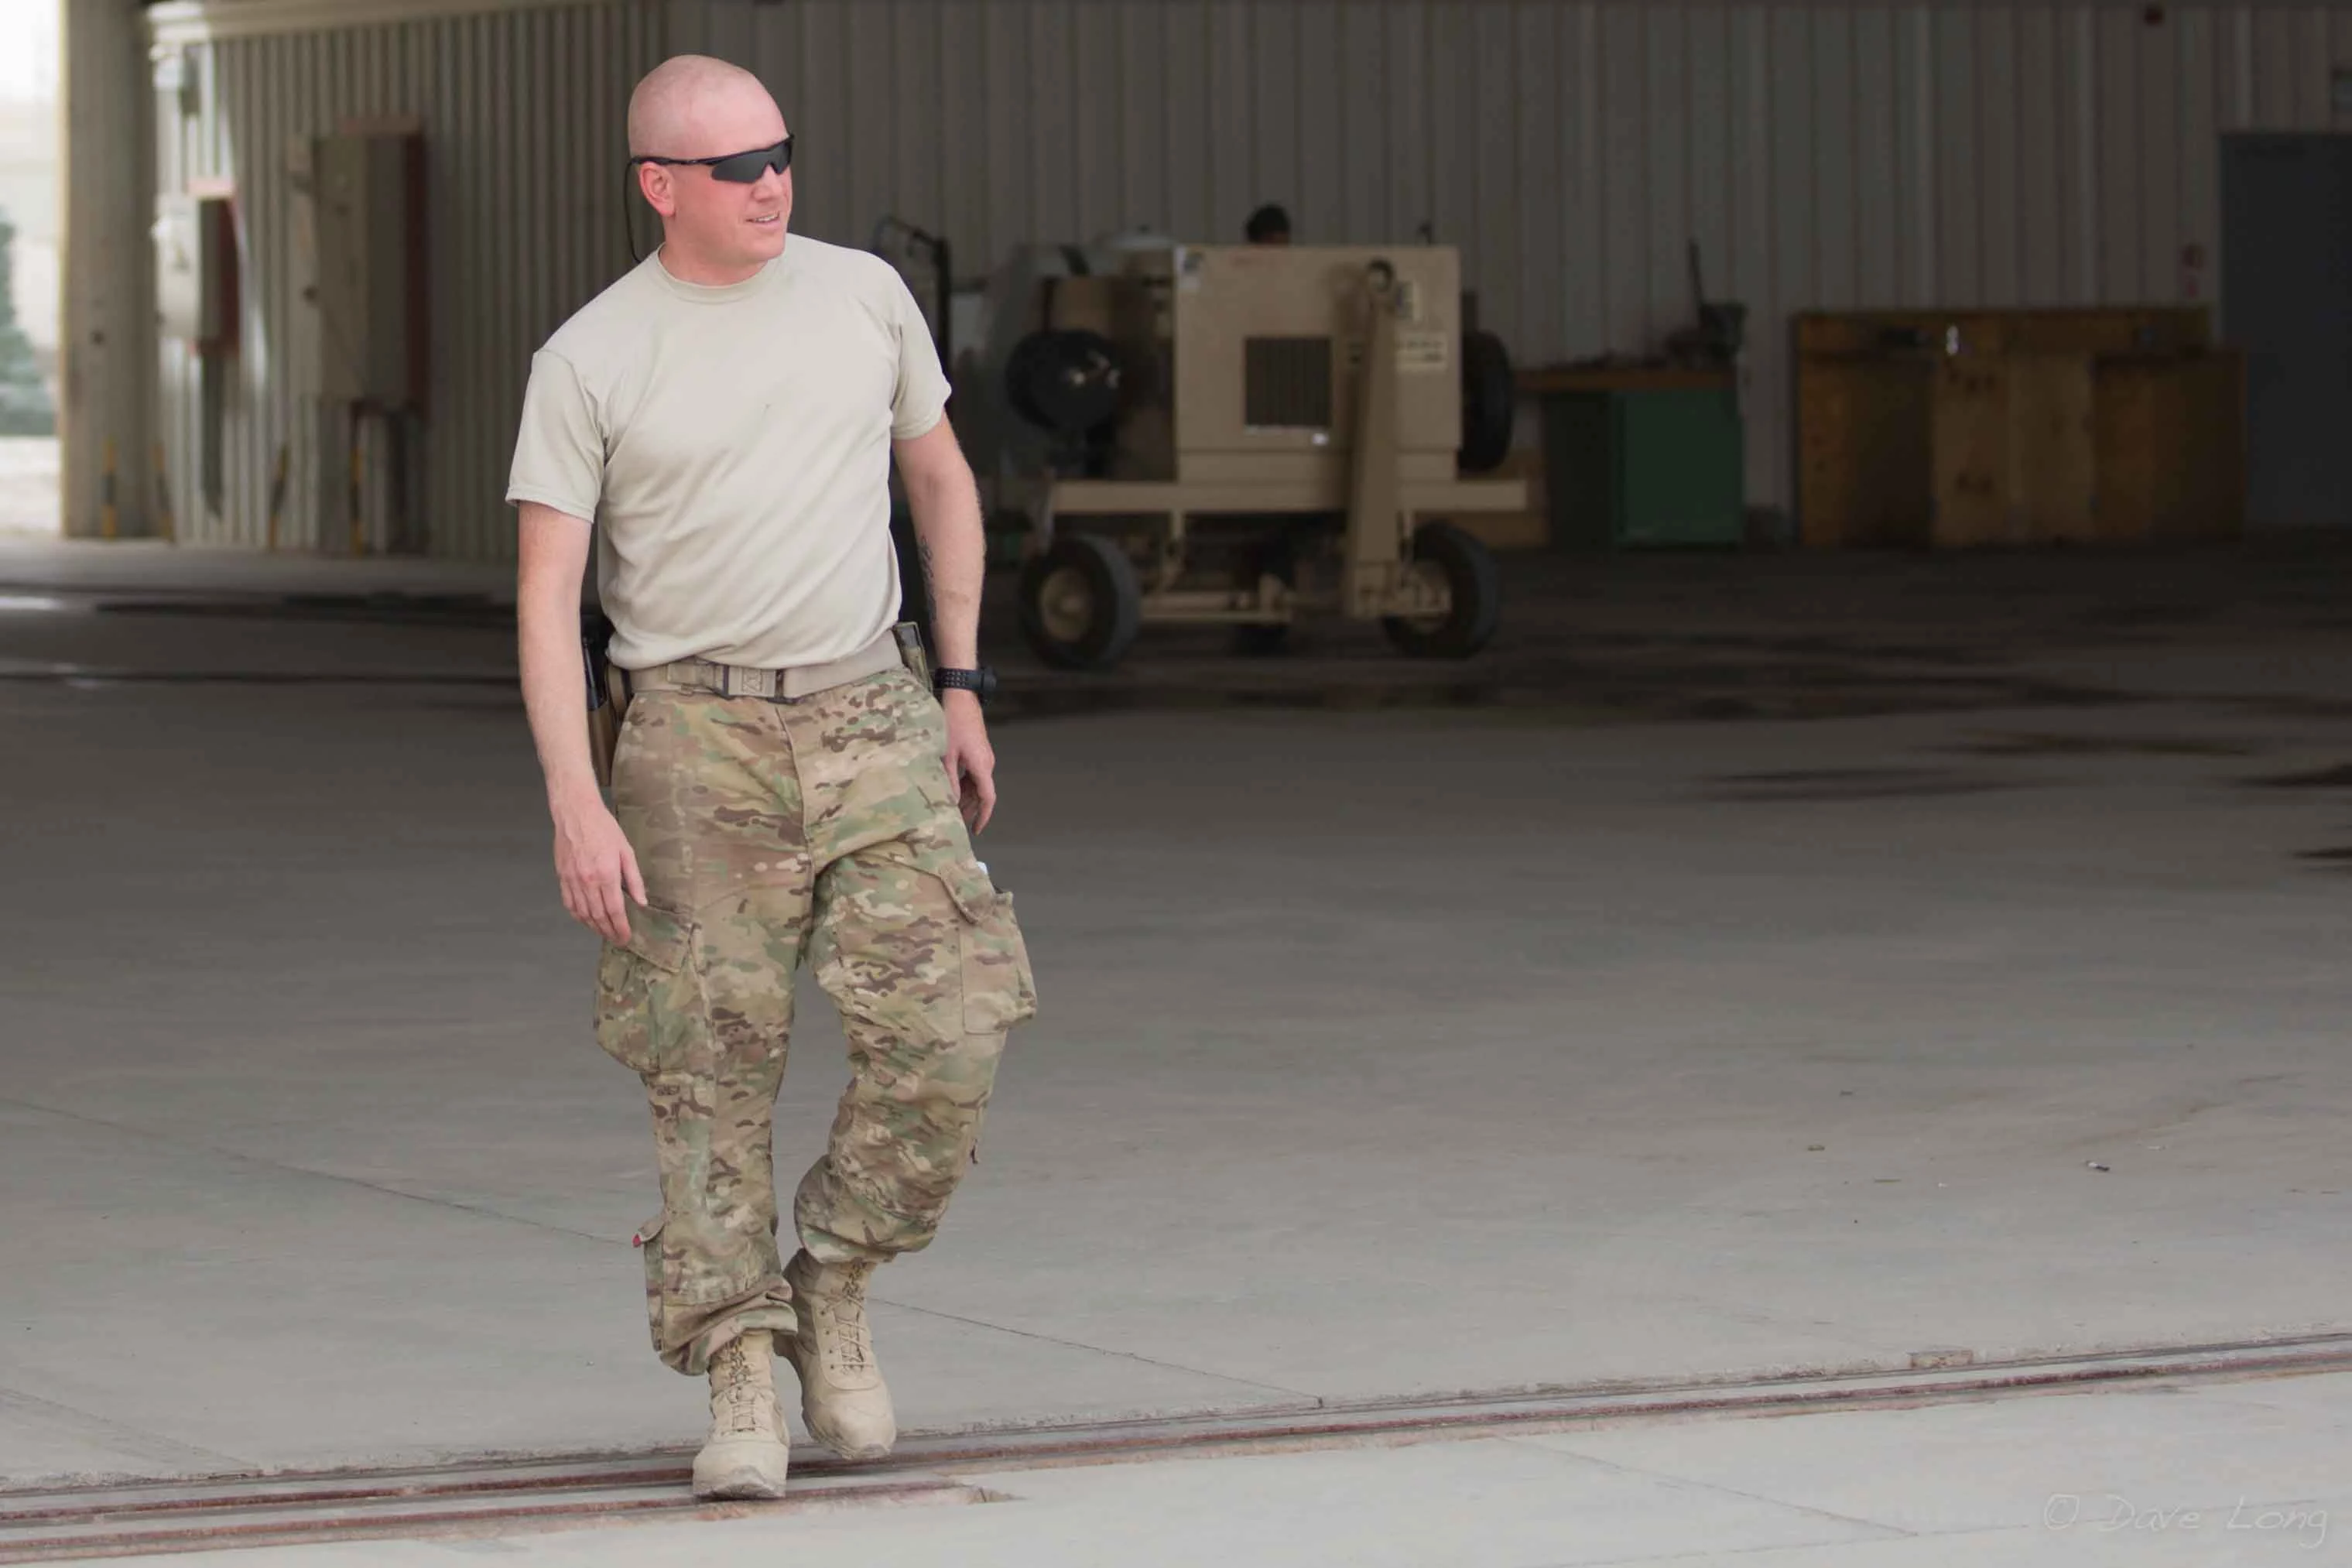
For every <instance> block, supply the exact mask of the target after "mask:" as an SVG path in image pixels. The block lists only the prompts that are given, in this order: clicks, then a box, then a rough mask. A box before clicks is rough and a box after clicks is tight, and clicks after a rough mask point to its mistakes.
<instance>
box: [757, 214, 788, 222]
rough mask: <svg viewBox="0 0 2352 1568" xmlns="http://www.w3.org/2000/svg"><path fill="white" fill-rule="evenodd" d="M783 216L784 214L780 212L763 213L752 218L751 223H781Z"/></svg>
mask: <svg viewBox="0 0 2352 1568" xmlns="http://www.w3.org/2000/svg"><path fill="white" fill-rule="evenodd" d="M783 218H784V215H783V214H782V213H765V214H762V215H761V216H758V217H755V218H753V219H752V220H751V221H752V222H753V223H782V221H783Z"/></svg>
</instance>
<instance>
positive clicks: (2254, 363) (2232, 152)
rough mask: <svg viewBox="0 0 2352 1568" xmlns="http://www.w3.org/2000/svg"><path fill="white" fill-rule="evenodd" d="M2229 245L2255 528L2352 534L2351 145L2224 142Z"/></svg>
mask: <svg viewBox="0 0 2352 1568" xmlns="http://www.w3.org/2000/svg"><path fill="white" fill-rule="evenodd" d="M2221 241H2222V247H2223V250H2222V256H2223V258H2224V260H2225V263H2226V267H2225V270H2224V274H2223V281H2222V286H2221V327H2222V331H2223V333H2224V335H2225V336H2226V338H2227V339H2228V341H2230V342H2233V343H2236V344H2238V345H2240V346H2241V347H2242V348H2243V349H2244V350H2245V351H2246V423H2247V430H2246V442H2247V450H2246V487H2247V494H2246V522H2247V525H2248V526H2249V527H2250V528H2315V527H2331V528H2352V136H2270V135H2259V136H2255V135H2249V136H2225V137H2223V138H2222V139H2221Z"/></svg>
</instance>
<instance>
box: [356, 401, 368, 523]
mask: <svg viewBox="0 0 2352 1568" xmlns="http://www.w3.org/2000/svg"><path fill="white" fill-rule="evenodd" d="M364 477H365V472H364V470H363V469H362V467H361V464H360V419H359V416H358V415H357V414H356V413H354V414H353V415H352V554H354V555H365V554H366V553H367V531H366V528H365V526H364V524H363V523H362V519H361V516H360V488H361V483H362V479H364Z"/></svg>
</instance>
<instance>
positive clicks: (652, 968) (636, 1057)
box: [596, 906, 702, 1073]
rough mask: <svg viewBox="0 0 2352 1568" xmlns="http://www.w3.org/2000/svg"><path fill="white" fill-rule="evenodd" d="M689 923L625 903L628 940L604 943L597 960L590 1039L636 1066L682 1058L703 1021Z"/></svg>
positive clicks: (655, 1068)
mask: <svg viewBox="0 0 2352 1568" xmlns="http://www.w3.org/2000/svg"><path fill="white" fill-rule="evenodd" d="M693 939H694V927H693V924H692V922H691V921H688V920H687V919H686V918H685V917H683V916H681V915H677V914H674V913H672V912H671V911H670V910H663V909H655V908H652V907H650V906H648V907H646V908H643V909H632V910H629V940H628V941H627V942H624V943H620V944H617V945H616V944H614V943H612V942H606V943H605V944H604V956H603V957H602V958H600V959H599V960H598V961H597V965H596V1043H597V1044H598V1045H599V1046H602V1047H604V1051H605V1053H606V1054H607V1055H609V1056H610V1057H612V1058H613V1059H614V1060H615V1061H617V1062H619V1063H621V1065H623V1066H624V1067H626V1068H632V1069H633V1070H635V1071H636V1072H638V1073H656V1072H666V1071H668V1070H670V1069H672V1068H677V1066H679V1065H680V1064H681V1063H682V1062H684V1060H685V1059H686V1053H687V1047H688V1043H689V1042H690V1041H691V1040H692V1039H693V1037H694V1035H695V1032H696V1031H697V1030H698V1029H699V1028H700V1027H701V1019H702V1007H701V985H700V984H699V982H698V977H697V976H696V974H695V972H694V967H693V964H692V963H691V962H690V960H691V957H692V953H693Z"/></svg>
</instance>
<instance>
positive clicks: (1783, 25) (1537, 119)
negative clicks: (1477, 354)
mask: <svg viewBox="0 0 2352 1568" xmlns="http://www.w3.org/2000/svg"><path fill="white" fill-rule="evenodd" d="M2151 15H2155V16H2158V17H2160V20H2158V21H2155V22H2151V21H2150V20H2149V19H2148V18H2149V16H2151ZM661 47H662V29H661V26H659V25H658V24H657V22H656V19H655V17H654V16H651V15H649V13H648V8H647V7H646V6H644V5H635V4H629V3H627V0H612V3H608V4H606V5H577V6H564V7H559V8H553V9H535V10H530V11H526V12H521V13H518V14H512V15H500V16H475V17H468V18H464V19H453V20H444V21H437V22H414V23H408V24H404V25H401V26H379V27H372V28H368V29H365V30H359V31H344V32H331V33H324V34H313V35H308V36H300V37H274V38H261V39H252V40H245V41H236V42H227V43H222V44H217V45H213V46H209V47H205V48H203V49H201V50H200V51H199V54H200V57H201V58H200V61H199V63H200V66H201V68H202V70H203V71H204V73H205V110H204V112H203V115H202V116H201V117H200V118H199V119H198V120H196V121H190V122H187V123H186V124H184V125H177V124H170V123H167V125H166V126H165V129H164V132H163V141H164V142H165V145H166V162H165V168H164V179H165V182H166V184H165V188H166V189H169V188H172V185H171V182H172V181H173V178H174V177H175V175H176V174H179V173H180V172H183V171H184V172H191V173H208V172H227V171H229V170H230V169H231V168H232V167H235V166H237V165H239V164H242V165H243V167H242V169H241V170H240V173H241V177H242V180H243V184H244V190H245V192H246V195H245V197H244V204H243V205H244V224H245V235H246V245H247V253H248V265H249V267H250V268H252V270H249V271H248V273H247V277H248V280H249V281H252V282H255V283H257V288H256V289H253V290H250V291H249V297H251V298H257V299H258V300H260V301H261V302H262V308H261V309H260V310H258V311H257V312H256V314H255V316H254V317H253V318H252V319H251V320H250V321H249V322H248V325H247V353H246V354H245V356H244V358H243V359H242V360H241V361H240V362H239V363H237V364H236V367H235V376H236V384H235V385H234V387H233V388H232V389H231V393H232V395H231V400H230V412H231V415H232V418H231V421H230V424H229V433H230V437H231V440H230V450H229V452H228V454H227V458H228V461H227V471H228V474H229V477H230V480H231V482H230V484H229V485H228V487H227V490H228V500H227V502H226V504H225V505H224V508H223V510H222V514H221V517H220V519H219V520H218V521H217V522H216V523H215V522H211V521H205V520H203V519H201V518H196V517H190V516H187V515H185V514H186V513H188V512H189V511H190V510H192V509H191V508H190V507H189V506H188V505H187V504H186V502H185V501H183V502H182V511H183V513H184V516H183V521H182V531H183V534H184V536H192V537H205V538H224V539H235V540H241V541H246V542H252V541H257V540H258V539H259V538H260V536H261V529H262V527H263V525H264V519H265V516H266V510H267V492H268V472H269V463H270V459H271V456H272V454H273V452H274V450H275V447H276V444H277V443H278V442H279V441H281V440H286V439H289V437H291V438H292V439H293V440H294V441H295V443H296V450H297V451H298V453H301V442H302V439H303V437H302V434H301V431H302V428H303V416H301V415H300V413H299V398H298V397H289V396H288V395H284V394H283V393H282V392H281V393H280V394H279V395H275V396H273V395H270V393H269V389H271V388H273V387H278V386H285V387H299V384H300V380H299V378H300V377H301V376H302V375H305V374H308V373H307V370H306V369H305V367H304V366H302V365H301V364H299V363H285V359H284V356H285V345H286V344H287V342H288V339H289V323H290V321H291V320H292V315H293V309H294V308H293V305H292V302H291V301H290V300H288V299H286V298H284V297H283V289H282V287H281V288H279V289H278V290H277V291H275V292H273V290H272V286H271V283H270V278H271V276H272V275H273V271H274V274H275V276H277V277H278V278H280V279H282V278H284V277H285V276H286V275H287V266H288V261H289V258H288V254H287V246H288V232H287V226H286V222H285V213H286V202H287V199H288V198H287V193H286V190H285V186H284V181H283V178H282V177H281V176H280V175H278V174H277V172H276V171H277V170H278V168H279V167H281V166H282V161H283V155H282V153H280V152H278V151H276V149H278V148H279V147H281V146H282V144H283V142H284V141H285V139H286V137H287V136H288V135H289V134H292V133H295V132H313V131H320V130H325V129H328V128H330V127H331V123H332V121H334V120H335V119H336V118H337V117H339V116H341V115H343V114H355V113H376V112H403V111H406V112H415V113H419V114H422V115H424V116H425V118H426V121H427V124H428V128H429V132H430V134H431V136H432V138H433V160H434V161H433V177H434V193H435V195H434V202H435V218H436V224H435V241H434V244H435V257H434V264H435V281H436V299H435V308H436V326H435V367H436V368H435V383H436V402H435V407H434V409H433V413H432V416H431V421H430V436H429V437H428V444H429V452H430V458H429V479H428V493H429V496H430V500H431V506H432V513H431V521H432V526H433V530H434V537H435V542H436V549H437V550H439V551H441V552H446V553H453V554H468V555H496V554H502V553H504V552H506V551H507V550H508V549H509V533H508V529H509V523H508V520H507V518H506V515H505V513H504V510H503V509H502V508H501V507H499V504H498V500H497V497H498V495H499V491H500V489H501V488H502V481H503V476H504V473H505V468H506V462H507V457H508V445H509V439H510V434H511V430H512V424H513V419H514V415H515V409H516V407H517V405H518V402H519V399H520V385H521V380H522V376H523V374H524V370H525V362H526V359H527V355H528V350H529V348H530V345H531V344H532V343H534V342H537V341H538V339H539V338H540V337H541V335H542V334H543V333H544V332H545V331H547V330H548V329H549V328H551V326H553V325H554V324H555V322H556V321H559V320H560V319H561V318H562V315H563V314H564V313H565V312H566V311H567V310H570V309H571V308H572V306H573V305H575V304H577V303H578V302H579V301H580V300H583V299H584V298H586V297H587V296H588V295H589V294H590V293H592V292H593V290H594V289H595V287H596V286H597V285H598V284H599V283H600V282H601V281H603V280H604V279H606V278H607V277H609V276H610V275H611V274H612V273H613V272H614V270H616V269H617V268H618V266H619V265H621V264H622V263H623V262H625V254H624V253H623V252H622V251H621V249H620V247H619V240H618V225H619V222H620V218H619V215H618V212H617V210H616V204H617V202H618V200H619V198H620V192H621V188H622V186H621V181H620V180H619V178H618V177H616V176H615V175H614V174H610V173H608V168H609V165H608V163H607V160H608V159H609V158H610V157H611V155H612V154H613V153H614V150H615V149H616V147H617V142H618V137H619V126H620V123H621V118H622V106H623V103H624V101H625V94H626V90H627V85H628V80H629V79H630V78H631V77H632V76H633V75H634V74H635V71H636V70H638V69H640V68H642V67H643V66H644V65H646V64H647V63H649V62H650V61H651V59H653V58H656V57H657V55H658V53H659V52H661ZM667 47H671V48H679V49H684V48H701V49H707V50H709V52H712V53H717V54H720V55H724V56H727V57H729V58H734V59H737V60H740V61H741V62H743V63H744V64H746V65H749V66H751V67H752V68H754V69H756V70H758V71H759V72H760V73H761V76H762V77H763V78H764V79H766V80H767V81H768V82H769V84H770V85H771V86H772V88H773V89H775V91H776V93H777V96H778V98H779V99H780V100H781V101H782V104H783V107H784V110H785V113H786V115H787V116H788V117H789V118H790V120H791V121H792V122H793V129H794V132H795V133H796V134H797V135H798V136H799V137H800V138H801V142H800V156H799V163H798V164H797V168H796V174H797V179H798V209H797V212H796V215H795V219H794V222H795V226H797V227H799V228H800V229H802V230H803V231H804V232H809V233H814V234H816V235H818V236H820V237H825V238H830V239H836V240H841V241H844V242H846V243H851V244H863V243H865V242H866V239H867V238H868V237H869V236H870V234H871V232H872V229H873V226H874V223H875V220H876V219H877V217H879V216H882V215H884V214H886V213H897V214H898V215H901V216H905V217H907V218H908V219H909V220H911V221H914V222H918V223H920V224H922V225H923V226H927V227H932V228H940V229H943V231H944V232H945V233H947V234H948V235H949V236H950V237H951V238H952V239H953V241H954V243H955V247H956V255H957V258H958V269H959V271H960V272H962V273H965V274H968V275H977V274H980V273H982V272H984V271H985V270H986V269H987V268H988V267H989V266H990V265H991V264H992V262H993V260H994V259H995V258H998V257H1000V256H1001V255H1002V254H1003V251H1004V248H1005V247H1007V246H1009V245H1011V244H1013V243H1015V242H1017V241H1020V240H1024V239H1032V238H1035V239H1067V238H1073V237H1088V236H1091V235H1094V234H1097V233H1098V232H1100V231H1103V230H1105V229H1108V228H1111V227H1115V226H1124V225H1133V224H1144V225H1149V226H1152V227H1155V228H1159V229H1162V230H1164V231H1167V232H1171V233H1174V234H1179V235H1181V236H1184V237H1201V238H1231V237H1238V231H1239V228H1240V225H1241V222H1242V219H1243V217H1244V215H1245V214H1246V213H1247V212H1248V211H1249V209H1250V208H1251V207H1252V206H1253V205H1255V204H1256V203H1258V202H1260V201H1263V200H1280V201H1283V202H1285V203H1286V205H1289V207H1290V208H1291V210H1292V213H1293V215H1294V217H1295V219H1296V220H1297V224H1298V226H1299V229H1300V237H1301V238H1302V239H1305V240H1308V241H1316V240H1331V241H1360V240H1372V241H1378V240H1384V239H1385V240H1395V239H1403V238H1406V237H1410V236H1411V235H1412V232H1413V230H1414V229H1415V228H1416V226H1419V225H1420V224H1422V223H1423V222H1424V221H1426V222H1428V223H1430V224H1432V225H1433V226H1434V229H1435V232H1436V233H1437V234H1438V236H1439V237H1442V238H1444V239H1446V240H1448V241H1451V242H1454V243H1458V244H1460V245H1461V246H1462V247H1463V248H1464V252H1465V271H1466V278H1467V280H1468V283H1469V285H1470V286H1471V287H1473V288H1475V289H1476V290H1477V291H1478V293H1479V296H1480V310H1481V315H1482V318H1483V319H1484V321H1486V324H1487V325H1489V326H1492V327H1494V328H1496V330H1498V331H1501V332H1502V333H1503V334H1504V335H1505V337H1506V338H1507V340H1508V341H1509V342H1510V343H1511V344H1512V347H1513V350H1514V353H1516V355H1517V358H1518V359H1519V361H1520V362H1521V363H1541V362H1546V361H1551V360H1558V359H1564V358H1571V357H1583V356H1589V355H1593V354H1599V353H1640V352H1643V351H1644V350H1646V349H1648V348H1650V347H1651V346H1653V345H1654V344H1655V343H1656V342H1657V341H1658V339H1659V338H1660V337H1661V336H1662V335H1663V334H1664V332H1666V331H1670V330H1671V329H1673V328H1674V327H1675V326H1677V325H1680V324H1681V323H1682V322H1683V321H1684V320H1685V317H1686V316H1687V314H1688V313H1689V310H1690V298H1689V287H1688V283H1687V281H1686V277H1685V244H1686V242H1688V241H1689V240H1692V239H1696V240H1697V241H1698V243H1699V244H1700V246H1701V247H1702V248H1703V250H1704V253H1705V256H1706V268H1707V283H1708V287H1709V291H1710V292H1711V293H1713V294H1716V295H1717V296H1719V297H1723V298H1729V299H1737V300H1744V301H1745V302H1746V303H1747V304H1748V308H1749V311H1750V322H1751V334H1752V338H1753V342H1754V355H1753V363H1752V365H1751V379H1750V385H1749V397H1748V415H1749V468H1750V472H1749V482H1750V490H1751V496H1752V498H1753V499H1754V500H1757V501H1759V502H1766V503H1784V502H1785V501H1786V500H1787V498H1788V496H1789V493H1790V475H1789V467H1790V428H1789V418H1788V397H1787V384H1788V367H1787V364H1786V353H1785V345H1786V332H1785V322H1786V321H1787V318H1788V316H1789V314H1790V312H1793V311H1796V310H1805V309H1810V308H1814V307H1826V308H1843V307H1874V306H1903V305H1931V304H1932V305H1955V306H1968V305H2008V304H2075V303H2092V302H2103V303H2125V302H2145V301H2151V300H2179V299H2181V298H2184V297H2186V296H2188V295H2189V293H2190V292H2191V291H2192V290H2193V291H2194V294H2195V296H2196V297H2198V298H2202V299H2209V300H2210V299H2213V298H2216V297H2217V294H2218V286H2219V262H2220V256H2219V241H2220V236H2219V234H2218V232H2217V227H2218V222H2219V217H2218V214H2219V205H2220V204H2219V196H2218V174H2217V170H2218V163H2219V159H2218V153H2219V145H2218V139H2219V137H2220V135H2221V133H2223V132H2229V131H2235V130H2328V129H2333V128H2336V126H2337V125H2338V123H2339V121H2337V120H2336V116H2335V115H2334V113H2333V110H2332V104H2331V96H2330V79H2331V73H2332V71H2333V69H2334V68H2335V67H2336V65H2337V64H2338V63H2339V62H2342V63H2345V64H2347V65H2352V10H2347V8H2345V7H2343V6H2340V5H2330V6H2315V5H2301V6H2284V5H2230V4H2208V5H2178V4H2176V5H2165V6H2162V7H2160V8H2158V9H2157V10H2156V11H2155V12H2153V13H2151V12H2150V11H2149V9H2148V8H2147V7H2146V6H2144V5H2140V4H2137V3H2134V4H2129V5H2116V4H2109V3H2105V0H2074V3H2072V4H2017V5H2007V4H1998V3H1988V0H1946V4H1944V5H1905V6H1892V5H1849V4H1836V5H1829V4H1822V5H1799V4H1780V3H1770V0H1746V3H1726V4H1714V5H1691V4H1681V3H1678V0H1647V3H1644V4H1615V5H1599V4H1583V3H1572V0H781V3H758V4H755V3H753V0H668V5H667ZM2188 247H2200V254H2201V258H2202V265H2201V266H2198V267H2192V266H2189V265H2188V264H2187V259H2186V258H2187V252H2188ZM166 361H167V363H166V373H167V377H166V379H167V385H168V388H169V390H168V391H167V393H166V407H167V412H168V414H169V417H170V421H171V426H170V427H171V429H172V431H173V446H174V452H175V458H174V485H173V489H174V495H175V497H184V496H187V495H189V494H190V493H191V492H190V490H189V489H188V485H189V482H190V480H191V479H192V478H193V470H192V468H190V461H189V458H187V457H186V456H184V455H181V454H184V453H186V452H188V451H189V450H190V449H191V448H192V447H193V442H194V436H195V425H194V415H193V413H192V410H193V409H194V406H195V402H196V400H195V397H194V378H193V377H192V375H191V374H190V373H189V371H188V369H187V367H186V365H185V364H184V363H181V361H180V360H178V359H176V358H174V356H173V351H168V350H167V351H166ZM289 377H291V378H293V379H291V380H289V379H286V378H289ZM301 455H302V460H303V461H305V462H314V461H315V457H314V456H312V455H310V454H301ZM183 470H186V471H183ZM314 490H315V479H314V478H312V477H311V476H310V475H308V474H304V475H298V479H297V483H296V485H295V487H294V493H295V494H296V496H298V497H308V496H310V495H311V494H313V493H314Z"/></svg>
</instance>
